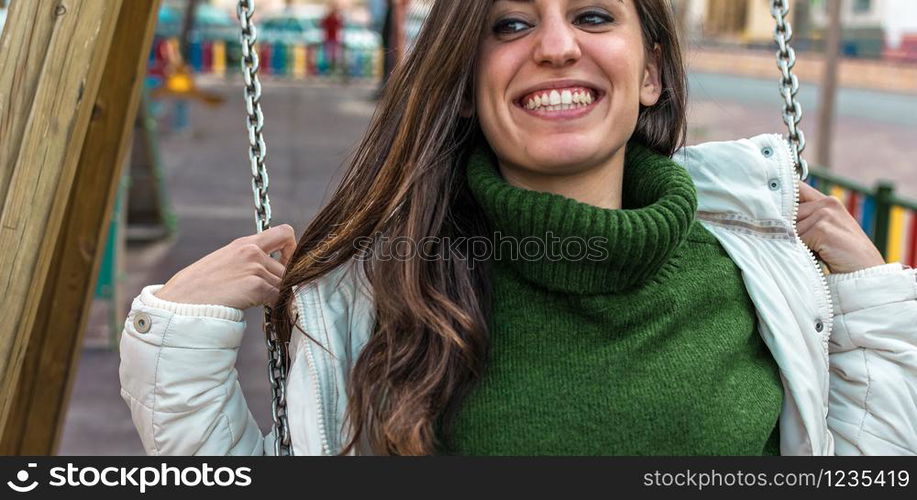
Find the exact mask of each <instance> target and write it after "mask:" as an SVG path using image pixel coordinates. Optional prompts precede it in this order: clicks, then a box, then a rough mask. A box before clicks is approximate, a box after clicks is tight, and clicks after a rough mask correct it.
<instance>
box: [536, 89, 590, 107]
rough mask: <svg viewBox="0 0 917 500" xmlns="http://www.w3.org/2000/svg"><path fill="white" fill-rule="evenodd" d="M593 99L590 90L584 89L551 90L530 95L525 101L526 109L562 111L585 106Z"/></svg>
mask: <svg viewBox="0 0 917 500" xmlns="http://www.w3.org/2000/svg"><path fill="white" fill-rule="evenodd" d="M594 101H595V97H593V95H592V92H589V91H585V90H576V91H574V90H570V89H566V90H552V91H550V92H547V91H546V92H544V93H543V94H538V95H535V96H532V97H530V98H529V99H528V101H526V102H525V104H524V107H525V108H526V109H528V110H532V111H534V110H539V109H540V110H542V111H563V110H568V109H576V108H582V107H586V106H588V105H590V104H592V103H593V102H594Z"/></svg>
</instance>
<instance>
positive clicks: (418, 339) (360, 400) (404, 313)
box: [273, 0, 685, 455]
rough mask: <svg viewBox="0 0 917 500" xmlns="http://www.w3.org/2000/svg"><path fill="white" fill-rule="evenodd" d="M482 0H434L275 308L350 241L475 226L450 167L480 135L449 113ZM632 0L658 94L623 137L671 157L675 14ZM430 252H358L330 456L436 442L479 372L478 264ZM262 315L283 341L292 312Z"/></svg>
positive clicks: (457, 113) (483, 284)
mask: <svg viewBox="0 0 917 500" xmlns="http://www.w3.org/2000/svg"><path fill="white" fill-rule="evenodd" d="M492 1H493V0H462V1H458V0H437V1H436V2H435V3H434V5H433V8H432V10H431V11H430V14H429V17H428V20H427V21H426V23H425V25H424V27H423V29H422V30H421V32H420V35H419V37H418V39H417V41H416V44H415V46H414V48H413V50H412V51H411V52H410V54H409V55H408V56H407V57H406V59H405V60H404V61H403V63H402V64H401V65H400V66H399V67H398V68H396V69H395V71H394V73H393V74H392V77H391V78H390V80H389V82H388V84H387V86H386V89H385V91H384V93H383V95H382V98H381V100H380V102H379V105H378V108H377V110H376V113H375V115H374V116H373V118H372V120H371V122H370V125H369V129H368V131H367V133H366V135H365V136H364V138H363V139H362V141H361V143H360V144H359V146H358V147H357V149H356V151H355V153H354V155H353V157H352V159H351V161H350V164H349V168H348V170H347V172H346V174H345V176H344V178H343V180H342V182H341V184H340V186H339V187H338V188H337V190H336V191H335V193H334V195H333V197H332V198H331V201H330V202H329V203H328V205H327V206H325V207H324V208H323V209H322V210H321V211H320V212H319V214H318V215H317V216H316V218H315V220H314V221H313V222H312V223H311V224H310V225H309V227H308V229H307V230H306V232H305V234H303V236H302V238H301V239H300V241H299V245H298V246H297V249H296V251H295V253H294V254H293V257H292V259H291V260H290V265H289V266H288V268H287V270H286V273H285V275H284V279H283V283H282V285H281V290H280V298H279V299H278V302H277V303H276V304H275V306H274V308H275V310H276V311H288V307H289V305H290V302H291V300H292V298H293V288H294V287H295V286H302V285H304V284H306V283H309V282H311V281H314V280H316V279H319V278H321V277H322V276H324V275H325V274H327V273H328V272H330V271H331V270H333V269H335V268H336V267H338V266H340V265H343V264H345V263H348V262H350V261H351V260H352V259H353V258H354V257H355V255H357V252H358V251H359V247H358V246H357V245H355V244H354V243H355V242H356V241H359V240H363V241H365V240H366V239H369V240H370V241H379V239H380V238H378V237H379V236H385V237H386V238H388V239H389V240H390V241H391V240H394V239H405V238H406V239H407V241H412V242H421V241H430V238H431V237H432V238H441V239H440V240H438V241H444V240H446V239H448V238H452V239H455V238H458V237H461V236H472V235H479V234H483V228H484V223H483V220H482V218H481V215H480V211H479V210H478V209H477V207H476V204H475V203H474V201H473V198H472V197H471V196H470V193H469V191H468V189H467V187H466V186H465V183H464V176H463V175H462V170H461V168H459V167H460V166H461V164H462V162H463V161H464V158H465V157H466V155H467V153H468V151H469V145H470V144H471V143H472V142H474V141H476V140H479V137H480V134H481V132H480V128H479V126H478V124H477V121H476V119H475V118H474V117H473V116H472V117H471V118H463V117H462V111H463V109H467V107H468V106H469V103H471V102H473V89H474V75H475V68H476V63H477V52H478V46H479V44H480V40H481V35H482V33H483V32H484V31H483V30H484V24H485V20H486V17H487V14H488V11H489V9H490V6H491V3H492ZM635 4H636V6H637V10H638V12H639V14H640V19H641V22H642V24H643V34H644V44H645V46H646V47H653V46H654V45H655V44H658V45H659V46H660V48H661V50H662V74H663V86H664V92H663V98H662V99H661V100H660V103H659V104H657V105H656V106H654V107H651V108H646V109H641V113H640V118H639V120H638V125H637V130H636V131H635V133H634V137H633V138H634V139H635V140H639V141H641V142H642V143H643V144H645V145H646V146H648V147H650V148H651V149H654V150H656V151H657V152H659V153H662V154H666V155H671V154H672V153H673V152H674V151H675V149H677V147H678V146H679V145H680V144H681V143H682V142H683V137H684V125H685V116H684V110H685V83H684V79H685V78H684V70H683V68H682V59H681V54H680V48H679V46H678V39H677V36H676V34H675V23H674V18H673V15H672V12H671V7H670V6H669V4H668V0H639V1H636V2H635ZM472 107H473V104H472ZM364 250H365V249H364ZM435 252H437V253H438V254H439V256H440V258H436V259H428V258H424V259H421V258H415V259H376V258H372V257H370V258H368V259H359V260H358V262H359V264H360V266H359V267H358V269H360V271H361V272H362V273H364V274H365V277H366V279H367V280H368V283H369V285H370V289H371V293H372V298H373V306H374V311H375V323H374V326H373V331H372V333H371V334H370V336H369V339H368V341H367V343H366V345H365V347H364V348H363V349H362V351H361V353H360V355H359V357H358V359H357V360H356V362H355V364H354V367H353V369H352V371H351V374H350V380H349V381H348V407H347V420H348V422H349V425H350V426H351V429H352V430H353V433H352V434H351V439H350V441H349V442H348V443H347V444H346V445H345V446H344V447H343V449H342V450H341V451H340V454H342V455H344V454H347V453H349V452H350V451H351V450H352V449H353V448H354V446H356V444H357V443H358V442H359V441H361V439H365V440H366V442H368V443H369V446H370V447H371V449H372V452H373V453H375V454H380V455H429V454H434V453H436V452H437V451H438V450H439V447H440V445H441V444H442V442H441V441H440V439H441V438H442V437H443V436H444V435H448V433H449V431H450V427H451V423H452V420H453V417H454V415H455V413H456V411H457V410H458V407H459V405H460V403H461V401H462V400H463V398H464V397H465V395H466V394H467V392H468V391H469V390H471V388H472V387H473V385H474V383H475V382H476V381H478V380H479V378H480V375H481V373H482V371H483V369H484V366H485V361H486V357H487V352H488V346H489V339H488V321H487V319H488V314H489V310H488V304H489V300H490V298H489V284H488V281H487V272H486V271H487V268H486V267H485V266H482V265H479V264H480V263H477V265H474V266H469V265H468V261H469V257H468V255H466V252H465V250H464V249H462V248H456V247H455V246H453V245H442V246H440V247H438V248H436V249H435ZM369 255H370V256H371V255H372V253H370V254H369ZM273 321H274V326H275V328H276V329H277V331H278V332H279V333H280V335H281V336H282V337H283V338H286V339H288V338H289V336H290V334H291V331H292V329H293V325H294V324H295V318H291V317H289V316H288V315H287V314H276V315H275V316H274V320H273ZM305 333H306V334H307V335H308V332H305ZM310 338H311V337H310Z"/></svg>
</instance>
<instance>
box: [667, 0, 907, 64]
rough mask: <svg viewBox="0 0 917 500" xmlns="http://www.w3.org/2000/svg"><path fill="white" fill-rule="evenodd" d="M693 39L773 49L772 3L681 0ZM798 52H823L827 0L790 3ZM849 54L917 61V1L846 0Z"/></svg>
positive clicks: (682, 15)
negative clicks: (821, 50)
mask: <svg viewBox="0 0 917 500" xmlns="http://www.w3.org/2000/svg"><path fill="white" fill-rule="evenodd" d="M674 3H675V4H676V6H677V9H678V12H679V18H680V21H681V23H682V26H683V29H684V31H685V32H686V33H687V35H688V37H689V39H690V40H692V41H693V42H695V43H703V44H723V45H736V46H742V47H759V48H768V49H770V48H771V46H772V42H773V31H774V24H773V19H772V18H771V15H770V2H769V1H768V0H675V2H674ZM789 4H790V21H791V22H792V24H793V31H794V33H795V40H796V42H795V45H796V47H797V49H798V50H820V49H821V48H822V42H823V40H824V39H825V33H826V30H827V27H828V16H827V14H826V8H827V2H826V0H790V2H789ZM841 5H842V7H841V23H842V25H843V34H842V39H843V41H842V45H841V52H842V53H843V54H844V55H845V56H852V57H866V58H887V59H892V60H911V61H917V2H915V1H913V0H843V1H842V3H841Z"/></svg>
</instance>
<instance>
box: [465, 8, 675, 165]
mask: <svg viewBox="0 0 917 500" xmlns="http://www.w3.org/2000/svg"><path fill="white" fill-rule="evenodd" d="M634 1H636V0H495V1H494V2H493V5H492V7H491V9H490V14H489V15H488V18H487V25H486V27H485V33H484V35H483V38H482V42H481V46H480V49H479V51H480V53H479V61H480V63H479V66H478V70H477V71H478V73H477V75H476V76H477V78H476V87H475V102H476V107H477V113H478V117H479V119H480V123H481V127H482V129H483V131H484V135H485V136H486V137H487V140H488V142H489V143H490V145H491V147H492V148H493V149H494V151H495V152H496V154H497V156H498V158H499V159H500V162H501V164H502V165H503V166H504V167H510V168H515V169H522V170H526V171H531V172H532V173H537V174H552V175H556V174H573V173H578V172H582V171H584V170H587V169H590V168H593V167H595V166H597V165H605V164H608V163H609V162H611V161H612V159H613V157H614V156H615V155H616V153H617V152H618V151H619V150H621V147H622V146H623V145H624V144H626V143H627V141H628V139H629V138H630V136H631V135H632V134H633V132H634V129H635V127H636V124H637V116H638V114H639V111H640V105H641V104H642V105H644V106H652V105H654V104H655V103H656V101H657V100H658V99H659V95H660V91H661V85H660V79H659V71H658V64H657V62H656V57H647V55H646V50H645V47H644V44H643V36H642V31H641V25H640V19H639V17H638V14H637V10H636V7H635V6H634Z"/></svg>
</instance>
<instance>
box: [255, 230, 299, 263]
mask: <svg viewBox="0 0 917 500" xmlns="http://www.w3.org/2000/svg"><path fill="white" fill-rule="evenodd" d="M254 238H255V239H254V243H255V244H256V245H258V246H259V247H261V250H263V251H264V253H266V254H267V255H271V254H273V253H274V252H280V263H281V264H283V265H286V264H287V263H288V262H289V260H290V257H291V256H292V255H293V251H294V250H296V232H295V231H294V230H293V227H292V226H290V225H288V224H283V225H280V226H275V227H272V228H270V229H268V230H267V231H264V232H263V233H261V234H257V235H255V236H254Z"/></svg>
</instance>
